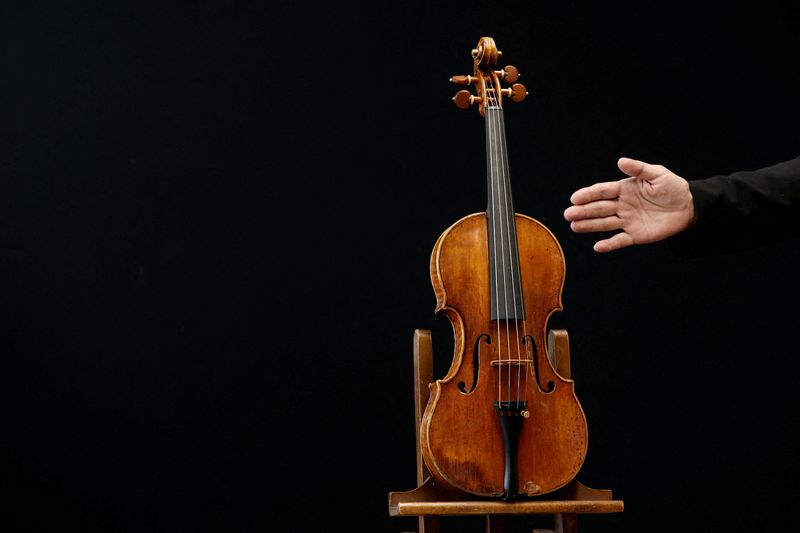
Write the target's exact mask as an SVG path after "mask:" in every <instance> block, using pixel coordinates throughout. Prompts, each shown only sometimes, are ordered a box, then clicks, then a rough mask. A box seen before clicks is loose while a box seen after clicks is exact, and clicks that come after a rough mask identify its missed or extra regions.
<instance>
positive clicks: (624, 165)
mask: <svg viewBox="0 0 800 533" xmlns="http://www.w3.org/2000/svg"><path fill="white" fill-rule="evenodd" d="M617 166H618V167H619V169H620V170H621V171H622V172H624V173H625V174H627V175H628V176H632V177H634V178H641V179H645V180H649V179H653V178H655V177H658V176H660V175H661V174H663V173H664V172H665V170H666V169H665V168H664V167H663V166H661V165H651V164H650V163H645V162H644V161H639V160H638V159H631V158H629V157H620V158H619V161H617Z"/></svg>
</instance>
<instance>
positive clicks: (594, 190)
mask: <svg viewBox="0 0 800 533" xmlns="http://www.w3.org/2000/svg"><path fill="white" fill-rule="evenodd" d="M619 187H620V185H619V182H618V181H606V182H603V183H595V184H594V185H591V186H589V187H584V188H583V189H578V190H577V191H575V192H574V193H572V196H570V197H569V201H570V202H572V203H573V204H576V205H582V204H588V203H589V202H594V201H596V200H613V199H614V198H616V197H617V196H619Z"/></svg>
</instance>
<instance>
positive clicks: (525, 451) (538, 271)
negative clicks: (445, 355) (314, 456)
mask: <svg viewBox="0 0 800 533" xmlns="http://www.w3.org/2000/svg"><path fill="white" fill-rule="evenodd" d="M516 225H517V240H518V246H519V255H520V269H521V276H522V285H523V291H524V296H525V300H524V302H525V316H526V319H525V320H524V323H523V324H521V327H520V330H524V332H525V333H526V334H527V335H531V336H533V337H534V339H535V343H536V346H537V347H538V353H537V361H538V368H539V381H540V382H541V383H543V384H547V383H548V382H552V383H553V384H554V387H555V390H553V391H552V392H543V391H542V390H541V389H540V388H539V386H537V384H536V377H535V375H534V374H533V368H532V367H531V368H529V369H528V375H527V376H525V377H524V378H523V379H521V380H519V381H517V383H521V384H522V385H521V389H522V392H523V396H524V398H525V399H526V400H527V401H528V405H529V407H528V410H529V411H530V413H531V418H530V419H527V420H525V422H524V423H523V426H522V433H521V435H520V439H519V442H520V449H519V488H520V491H523V492H524V491H526V488H527V489H529V490H528V494H529V495H536V494H545V493H547V492H551V491H554V490H556V489H558V488H560V487H562V486H564V485H565V484H566V483H568V482H569V481H570V480H571V479H573V478H574V477H575V475H576V474H577V473H578V471H579V470H580V467H581V466H582V464H583V460H584V458H585V455H586V450H587V446H588V430H587V425H586V419H585V416H584V413H583V409H582V408H581V406H580V403H579V402H578V399H577V397H576V396H575V391H574V383H573V382H572V380H570V379H568V378H567V377H565V376H561V375H559V374H558V373H557V372H556V370H555V369H554V368H553V366H552V365H551V364H550V361H549V358H548V357H547V349H546V334H545V332H546V326H547V321H548V319H549V317H550V315H551V314H552V313H553V312H555V311H557V310H560V309H561V308H562V305H561V291H562V287H563V283H564V277H565V267H564V258H563V253H562V251H561V247H560V245H559V244H558V242H557V241H556V239H555V237H554V236H553V235H552V233H550V231H549V230H548V229H547V228H545V227H544V226H543V225H542V224H540V223H539V222H537V221H535V220H534V219H532V218H530V217H526V216H524V215H516ZM488 254H489V251H488V246H487V222H486V215H485V214H484V213H477V214H474V215H470V216H468V217H464V218H463V219H461V220H460V221H458V222H457V223H455V224H454V225H453V226H451V227H450V228H448V230H446V231H445V232H444V233H443V234H442V236H441V237H440V238H439V240H438V241H437V243H436V245H435V246H434V251H433V253H432V256H431V281H432V284H433V288H434V293H435V294H436V298H437V312H441V313H444V314H445V315H446V316H447V317H448V318H449V319H450V321H451V322H452V324H453V332H454V336H455V343H454V354H453V360H452V364H451V366H450V369H449V371H448V372H447V374H446V375H445V376H444V377H443V378H442V379H440V380H437V381H436V382H434V383H433V384H432V386H431V397H430V400H429V401H428V405H427V407H426V410H425V413H424V415H423V419H422V424H421V428H420V443H421V447H422V452H423V456H424V458H425V462H426V464H427V467H428V469H429V470H430V472H431V474H432V475H433V476H434V477H435V478H436V479H437V480H438V481H439V482H440V483H442V484H443V485H445V486H447V487H449V488H452V489H457V490H461V491H464V492H467V493H470V494H474V495H477V496H489V497H497V496H500V495H502V494H503V491H504V487H503V473H504V450H503V442H504V441H503V436H502V432H501V428H500V425H499V423H498V420H497V413H496V412H495V410H494V408H493V402H494V401H495V400H497V399H498V396H500V394H499V393H498V388H499V382H500V384H502V382H501V381H500V380H499V379H498V370H497V369H496V367H495V368H490V364H489V362H490V361H491V360H494V359H499V358H503V357H505V356H503V355H502V354H501V353H498V351H497V347H501V348H502V347H503V346H504V345H511V346H517V345H519V343H520V335H521V333H519V332H515V331H514V329H513V328H509V329H508V330H505V329H504V330H502V331H499V332H498V331H497V329H496V328H497V321H494V322H493V321H492V320H491V312H490V290H491V282H490V279H489V267H488V264H489V261H488ZM482 334H488V335H490V336H492V337H493V338H494V342H493V343H492V344H490V345H486V346H484V347H483V348H482V350H483V353H482V354H481V360H480V373H479V377H478V382H477V384H475V385H474V390H472V391H471V392H470V393H469V394H464V393H463V392H461V391H460V390H459V389H458V386H457V384H458V383H460V382H464V383H466V384H470V387H471V386H472V384H473V382H474V367H473V357H472V350H473V346H474V344H475V342H476V339H478V338H479V337H480V336H481V335H482ZM498 336H499V339H498Z"/></svg>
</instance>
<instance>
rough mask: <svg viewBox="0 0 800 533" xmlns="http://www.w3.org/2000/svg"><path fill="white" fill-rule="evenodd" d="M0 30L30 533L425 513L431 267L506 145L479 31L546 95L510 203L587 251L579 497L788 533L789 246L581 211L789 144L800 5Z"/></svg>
mask: <svg viewBox="0 0 800 533" xmlns="http://www.w3.org/2000/svg"><path fill="white" fill-rule="evenodd" d="M2 21H3V22H2V24H3V30H2V33H3V36H4V41H5V42H4V52H3V56H2V65H3V69H2V76H1V77H2V79H0V87H2V91H3V92H2V94H1V95H0V96H2V111H1V113H2V115H0V133H2V141H0V142H2V145H0V150H1V152H0V158H2V161H1V162H0V163H1V166H0V169H2V172H1V173H0V174H1V175H0V244H1V245H2V256H1V257H0V275H2V298H0V301H2V305H0V312H2V354H3V355H2V359H0V361H1V362H0V365H2V368H0V375H1V376H2V381H0V405H1V406H2V411H0V415H2V416H1V419H2V422H3V426H2V427H3V429H2V432H0V480H2V488H3V489H4V492H5V493H6V496H5V497H4V498H3V499H2V503H1V504H0V505H2V506H3V507H4V508H5V509H3V512H2V516H3V517H4V518H3V520H4V521H5V522H6V527H4V530H7V531H36V532H38V531H56V530H58V531H64V530H75V529H80V530H83V531H114V532H137V533H139V532H162V531H163V532H183V531H185V532H203V531H215V532H216V531H231V532H234V531H236V532H248V533H249V532H255V531H280V530H283V531H345V530H347V531H386V532H399V531H403V530H410V529H412V528H413V527H414V526H415V522H414V520H413V519H398V518H390V517H389V516H388V508H387V503H386V502H387V493H388V492H389V491H392V490H406V489H410V488H412V487H413V486H414V484H415V472H414V439H413V426H412V416H413V399H412V398H413V397H412V389H411V387H412V381H411V377H412V373H411V339H412V333H413V330H414V329H415V328H428V329H431V330H432V331H433V335H434V337H433V339H434V348H435V350H436V357H437V363H436V364H437V367H438V368H437V376H438V377H440V376H441V375H443V372H444V370H445V369H446V368H447V367H448V366H449V363H450V360H451V358H452V354H451V350H452V332H451V329H450V325H449V322H447V320H446V319H445V318H443V317H436V316H434V314H433V308H434V304H435V300H434V296H433V292H432V289H431V285H430V278H429V275H428V260H429V256H430V251H431V249H432V246H433V244H434V242H435V240H436V238H437V237H438V235H439V234H440V233H441V232H442V231H443V230H444V229H445V228H446V227H448V226H449V225H450V224H452V223H453V222H455V221H456V220H458V219H459V218H461V217H462V216H464V215H467V214H469V213H473V212H477V211H481V210H483V209H485V203H486V193H485V190H484V189H485V160H484V140H483V124H482V121H481V119H480V116H479V115H478V114H477V112H476V111H475V110H469V111H462V110H458V109H456V108H455V107H454V106H453V104H452V103H451V102H450V98H451V96H452V95H453V94H454V92H455V91H456V90H457V88H456V87H454V86H452V85H451V84H449V83H448V78H449V77H450V76H452V75H454V74H466V73H469V71H470V69H471V58H470V50H471V49H472V48H473V47H474V46H475V44H476V43H477V41H478V39H479V38H480V37H481V36H484V35H490V36H492V37H494V39H495V40H496V42H497V44H498V47H499V48H500V49H501V50H503V51H504V55H503V64H505V63H510V64H514V65H516V66H517V67H518V68H519V69H520V71H521V72H522V76H523V77H522V79H521V80H520V81H522V82H524V83H525V84H526V85H527V88H528V90H529V91H530V95H529V97H528V98H527V100H526V101H525V102H524V103H521V104H515V105H509V106H508V107H507V109H506V125H507V137H508V140H509V141H508V142H509V154H510V163H511V172H512V182H513V186H514V194H515V203H516V208H517V211H519V212H523V213H526V214H528V215H531V216H533V217H535V218H537V219H538V220H540V221H542V222H543V223H544V224H546V225H547V226H548V227H549V228H550V229H551V231H552V232H553V233H554V234H555V236H556V237H557V238H558V239H559V241H560V243H561V245H562V247H563V250H564V254H565V258H566V265H567V278H566V284H565V287H564V293H563V303H564V311H563V312H562V313H559V314H558V315H557V316H554V317H553V319H552V320H551V325H552V326H553V327H561V328H565V329H567V330H568V331H569V334H570V339H571V348H572V358H573V374H574V377H575V379H576V383H577V385H576V392H577V395H578V398H579V399H580V401H581V403H582V406H583V408H584V410H585V412H586V414H587V419H588V424H589V434H590V439H589V443H590V444H589V455H588V457H587V460H586V463H585V465H584V468H583V470H582V472H581V474H580V475H579V479H581V481H583V482H584V483H585V484H588V485H590V486H594V487H598V488H611V489H613V490H614V495H615V496H616V497H617V498H620V499H623V500H624V501H625V505H626V509H625V512H624V513H622V514H619V515H602V516H594V517H593V516H589V517H586V518H585V519H583V520H582V523H583V524H584V526H585V529H584V531H587V532H591V531H598V532H611V531H614V532H620V533H621V532H634V531H635V532H641V531H651V532H659V531H700V532H705V531H732V530H740V529H741V530H745V529H747V530H750V531H777V530H791V529H793V528H792V526H791V523H792V519H793V516H792V512H793V508H792V505H794V502H796V500H797V497H798V496H799V495H800V494H798V489H797V484H796V482H795V478H796V477H797V475H798V473H800V472H798V470H800V461H799V460H798V459H797V451H798V450H800V442H798V440H799V437H800V432H798V431H797V428H798V427H800V420H798V417H797V415H796V414H795V413H796V407H797V400H796V398H795V394H794V393H795V389H796V382H797V374H798V370H800V365H799V364H798V363H797V362H796V356H797V354H798V350H797V349H796V341H795V333H796V319H797V316H798V315H797V312H796V311H795V300H796V298H797V297H798V296H800V282H799V281H798V280H797V276H796V272H797V270H798V266H800V254H798V250H797V243H796V241H795V242H784V243H780V244H775V245H771V246H768V247H763V248H760V249H757V250H753V251H749V252H743V253H738V254H732V255H727V256H720V257H710V258H702V259H693V260H687V259H679V258H677V257H675V256H673V255H672V254H671V252H670V251H669V249H668V248H667V247H666V246H665V245H664V244H663V243H658V244H653V245H649V246H643V247H636V248H630V249H626V250H623V251H619V252H616V253H614V254H610V255H600V254H596V253H595V252H593V251H592V249H591V245H592V243H593V242H594V241H595V240H596V237H595V236H588V235H576V234H573V233H572V232H571V231H570V230H569V227H568V224H567V223H566V222H565V220H564V219H563V216H562V213H563V210H564V209H565V208H566V207H568V205H569V196H570V194H571V193H572V192H573V191H574V190H575V189H577V188H579V187H582V186H585V185H588V184H590V183H594V182H595V181H599V180H608V179H616V178H618V177H620V173H619V171H618V170H617V168H616V160H617V158H618V157H620V156H623V155H627V156H630V157H636V158H640V159H643V160H645V161H650V162H653V163H661V164H664V165H666V166H668V167H669V168H671V169H672V170H673V171H675V172H676V173H678V174H680V175H682V176H684V177H687V178H703V177H707V176H710V175H714V174H727V173H730V172H733V171H736V170H743V169H755V168H759V167H763V166H766V165H769V164H772V163H774V162H777V161H783V160H786V159H790V158H793V157H796V156H797V155H798V144H797V142H798V124H800V104H799V103H798V94H800V31H799V30H800V16H799V15H798V10H797V8H796V7H794V6H793V5H792V3H791V2H783V3H775V4H773V3H768V2H759V3H752V4H751V5H747V6H739V7H737V6H736V5H735V3H730V4H720V5H718V6H708V5H699V4H691V5H689V4H686V5H680V4H678V3H671V2H638V3H636V4H633V3H631V4H625V5H623V4H610V3H594V4H593V5H590V6H578V5H576V4H575V3H572V2H549V3H545V2H525V3H513V2H512V3H502V4H500V3H468V2H459V3H448V4H447V5H438V4H433V3H425V2H417V3H400V2H398V3H393V4H380V3H378V4H372V5H355V4H352V5H350V4H325V5H322V6H315V5H310V4H300V3H288V2H269V3H260V2H184V3H177V2H164V3H149V4H148V3H137V2H107V3H102V2H78V3H61V2H48V3H37V2H31V3H28V2H25V3H23V2H19V3H15V5H12V4H11V3H8V4H6V5H5V7H4V8H3V13H2ZM281 524H283V525H281ZM453 525H454V526H455V524H453ZM445 526H447V524H445ZM462 527H463V529H462V530H464V531H470V530H474V531H480V530H481V528H482V524H481V523H480V521H477V522H472V521H467V522H466V523H464V524H462ZM525 527H527V525H526V526H525ZM470 528H473V529H470Z"/></svg>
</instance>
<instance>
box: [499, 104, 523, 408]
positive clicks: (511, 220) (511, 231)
mask: <svg viewBox="0 0 800 533" xmlns="http://www.w3.org/2000/svg"><path fill="white" fill-rule="evenodd" d="M497 114H498V117H499V121H498V122H499V127H498V135H499V137H500V139H501V143H500V144H501V146H502V147H503V148H504V150H503V151H502V152H501V157H502V161H501V168H502V172H503V177H504V183H505V187H504V189H503V192H504V198H503V200H504V201H505V204H506V212H507V213H508V216H507V217H506V219H505V222H506V225H507V227H506V234H507V235H508V249H509V255H508V259H509V263H510V265H511V297H512V300H513V305H514V318H515V320H514V327H515V333H516V339H517V360H518V361H520V365H519V366H518V368H517V407H519V403H520V386H521V384H522V379H521V376H522V353H521V352H520V341H521V338H520V336H519V322H520V319H521V317H519V316H517V287H518V285H519V287H520V288H521V286H522V285H521V280H516V279H515V271H516V272H517V273H518V274H521V272H520V271H519V270H518V269H517V267H518V266H519V243H517V248H516V254H515V253H514V250H515V247H514V242H515V241H516V238H517V235H516V234H517V232H516V222H515V213H514V203H513V201H512V196H511V191H510V187H511V180H510V178H509V174H510V172H509V165H508V152H507V147H506V138H505V117H504V115H503V110H502V108H498V112H497ZM515 256H517V264H516V266H515V264H514V259H515ZM517 277H519V276H517ZM519 303H520V304H522V303H523V299H522V293H521V291H520V294H519ZM523 324H524V322H523ZM523 338H524V337H523ZM509 357H511V354H509ZM526 368H527V365H526Z"/></svg>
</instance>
